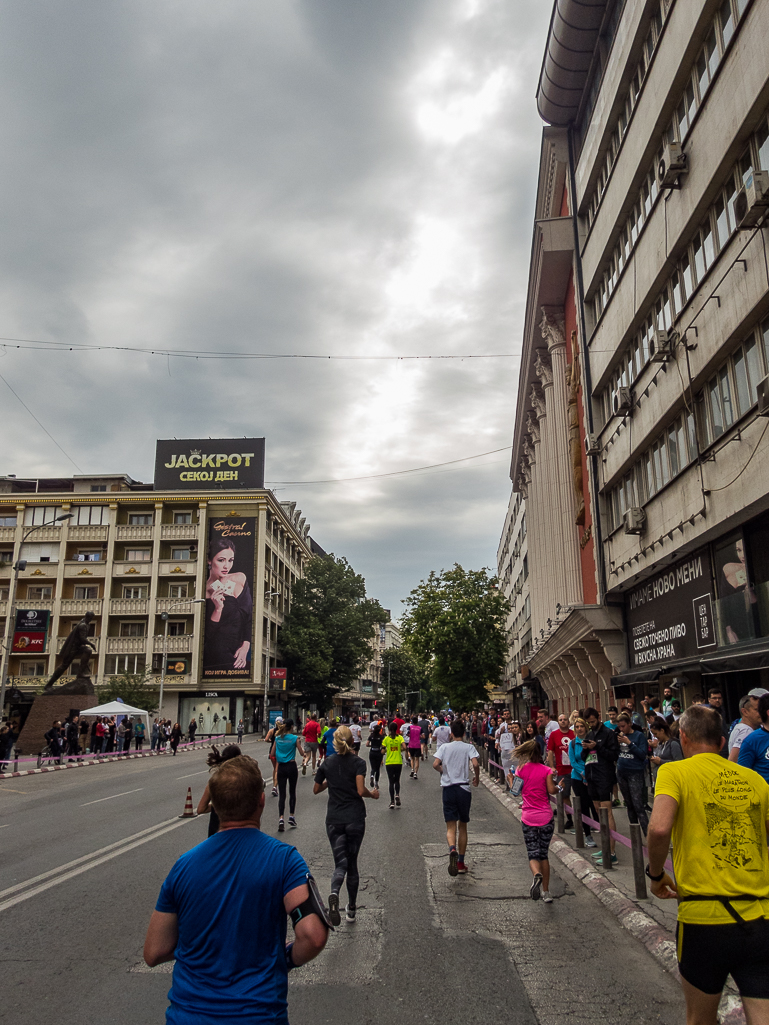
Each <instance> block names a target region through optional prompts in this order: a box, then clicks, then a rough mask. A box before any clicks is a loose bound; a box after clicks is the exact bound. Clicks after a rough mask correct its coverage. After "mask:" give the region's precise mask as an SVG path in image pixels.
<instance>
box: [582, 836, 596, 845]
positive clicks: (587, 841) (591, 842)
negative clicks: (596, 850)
mask: <svg viewBox="0 0 769 1025" xmlns="http://www.w3.org/2000/svg"><path fill="white" fill-rule="evenodd" d="M595 846H596V842H595V840H594V839H593V838H592V836H586V837H585V847H595Z"/></svg>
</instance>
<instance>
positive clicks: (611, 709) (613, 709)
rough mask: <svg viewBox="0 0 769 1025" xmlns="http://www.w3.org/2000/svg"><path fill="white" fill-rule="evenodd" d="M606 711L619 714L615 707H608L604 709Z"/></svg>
mask: <svg viewBox="0 0 769 1025" xmlns="http://www.w3.org/2000/svg"><path fill="white" fill-rule="evenodd" d="M585 711H587V709H585ZM606 711H607V712H619V709H618V708H617V706H616V705H609V707H608V708H607V709H606Z"/></svg>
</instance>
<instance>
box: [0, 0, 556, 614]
mask: <svg viewBox="0 0 769 1025" xmlns="http://www.w3.org/2000/svg"><path fill="white" fill-rule="evenodd" d="M0 13H1V14H2V25H3V31H2V34H0V103H1V104H2V107H1V108H0V125H2V146H1V147H0V218H1V219H2V226H3V230H2V232H0V335H2V336H4V337H6V338H22V339H42V340H44V341H46V342H55V343H59V344H60V345H61V348H62V351H42V352H41V351H34V350H30V349H16V348H14V347H6V348H4V349H0V374H2V376H3V378H4V379H5V380H6V381H7V382H8V384H9V385H10V386H11V387H12V388H13V389H14V390H15V391H16V392H17V393H18V396H19V397H20V398H21V399H22V400H23V401H24V402H26V404H27V405H28V406H29V407H30V408H31V409H32V411H33V412H34V413H35V415H36V416H37V417H38V418H39V419H40V421H41V422H42V424H43V425H44V426H45V427H46V428H47V430H48V431H50V433H51V434H52V435H53V437H54V438H55V439H56V441H57V442H58V443H59V445H60V446H61V448H62V449H63V450H64V452H66V453H67V456H69V457H71V459H70V458H67V456H65V455H64V454H63V453H62V452H61V451H60V450H59V449H58V448H57V447H56V445H55V444H54V443H53V442H52V441H51V440H50V439H49V438H48V437H47V436H46V434H45V433H44V432H43V430H42V429H41V428H40V427H39V426H38V425H37V424H36V423H35V421H34V419H33V418H32V417H31V416H30V414H29V413H28V412H27V411H26V410H25V409H24V407H23V406H22V405H21V404H20V402H19V401H18V400H17V398H16V397H14V395H13V394H12V393H11V392H10V391H9V389H8V388H7V387H6V385H5V384H3V382H0V394H1V395H2V408H3V410H4V415H3V417H2V446H1V449H2V454H3V458H2V466H0V472H2V473H16V474H18V475H19V476H22V475H40V476H69V475H71V474H72V473H77V472H78V469H79V470H80V471H82V472H85V473H90V472H111V473H115V472H125V473H128V474H130V475H131V476H132V477H134V478H136V479H139V480H151V479H152V472H153V464H154V445H155V439H156V438H172V437H176V438H195V437H207V436H211V437H238V436H247V437H258V436H262V435H264V436H265V437H266V439H267V474H266V476H267V480H268V482H278V481H314V480H323V479H327V478H347V477H359V476H366V475H375V474H386V473H392V472H393V471H400V470H405V469H409V468H411V467H420V466H425V465H429V464H435V463H441V462H444V461H448V460H454V459H459V458H462V457H465V456H472V455H475V454H476V453H482V452H487V451H490V450H493V449H498V448H501V447H502V446H506V445H509V443H510V441H511V436H512V424H513V413H514V401H515V398H514V396H515V385H516V373H517V369H518V361H517V359H511V358H501V359H469V360H468V359H465V360H463V361H460V360H445V361H431V362H430V361H426V360H424V361H423V360H409V361H400V360H370V359H364V360H361V359H358V360H336V359H331V360H329V359H326V360H307V359H272V360H250V361H242V360H238V361H232V360H228V361H225V360H221V359H216V360H203V359H184V358H180V357H166V356H164V355H150V354H144V353H141V352H125V351H122V352H117V351H109V350H101V351H96V350H93V351H79V352H78V351H69V349H68V348H67V346H70V345H88V346H98V345H104V346H130V347H134V348H152V347H158V348H160V349H167V348H171V349H174V350H181V349H184V350H205V351H209V352H217V353H218V352H228V353H270V354H301V355H310V354H311V355H325V356H345V357H351V356H355V357H361V356H411V355H426V354H430V355H469V354H479V353H518V352H520V345H521V330H522V320H523V309H524V302H525V293H526V275H527V270H528V259H529V251H530V244H531V231H532V217H533V208H534V194H535V188H536V174H537V163H538V155H539V145H540V136H541V124H540V121H539V118H538V116H537V112H536V107H535V102H534V93H535V89H536V83H537V78H538V74H539V67H540V63H541V59H542V52H543V47H544V41H545V36H546V32H547V24H548V21H549V16H550V4H549V3H545V2H543V0H110V2H108V3H105V2H104V0H68V2H67V3H62V2H61V0H35V2H34V3H19V0H10V2H2V0H0ZM72 461H74V463H75V464H77V465H76V466H75V465H73V462H72ZM508 468H509V452H502V453H499V454H497V455H494V456H487V457H485V458H484V459H481V460H475V461H473V462H469V463H467V464H460V467H459V468H455V467H445V468H442V469H441V470H432V471H426V472H424V473H419V474H413V475H408V476H405V477H395V478H384V479H382V480H371V481H367V482H357V483H339V484H322V485H308V486H298V485H293V484H292V485H287V486H284V485H281V486H278V485H276V487H275V490H276V492H277V493H278V495H279V497H280V498H281V499H291V500H296V501H297V503H298V505H299V506H300V507H301V508H302V510H303V512H304V514H305V515H306V516H307V518H308V520H309V522H310V523H311V524H312V534H313V536H314V537H315V538H316V540H317V541H318V543H319V544H320V545H322V546H323V547H324V548H325V549H326V550H327V551H332V552H334V553H335V554H337V555H345V556H346V557H347V558H348V559H349V560H350V562H351V563H352V565H353V566H354V568H355V569H356V570H357V571H358V572H360V573H362V574H363V575H364V576H365V577H366V581H367V587H368V592H369V594H371V595H372V596H374V597H376V598H378V599H379V600H380V601H381V602H382V603H383V604H384V605H385V606H387V607H389V608H391V609H392V610H393V613H394V614H395V615H396V616H397V615H398V614H399V612H400V610H401V609H402V606H401V605H400V600H401V599H402V598H403V597H405V596H406V594H407V593H408V592H409V591H410V590H411V589H412V588H413V587H415V586H416V585H417V584H418V583H419V581H420V579H422V578H423V577H425V576H426V575H427V574H428V573H429V572H430V570H431V569H435V570H441V569H443V568H449V567H450V566H451V565H452V564H453V563H454V562H459V563H461V564H462V565H464V566H466V567H468V568H479V567H481V566H484V565H487V566H494V563H495V554H496V548H497V544H498V542H499V536H500V532H501V529H502V525H503V521H504V516H505V510H506V506H507V500H508V497H509V493H510V487H511V485H510V480H509V477H508Z"/></svg>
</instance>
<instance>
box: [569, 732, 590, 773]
mask: <svg viewBox="0 0 769 1025" xmlns="http://www.w3.org/2000/svg"><path fill="white" fill-rule="evenodd" d="M569 761H570V762H571V778H572V779H578V780H580V781H581V782H582V783H585V782H586V779H585V759H584V756H583V754H582V740H581V739H580V738H579V737H575V738H574V740H570V741H569Z"/></svg>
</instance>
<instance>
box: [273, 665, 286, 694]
mask: <svg viewBox="0 0 769 1025" xmlns="http://www.w3.org/2000/svg"><path fill="white" fill-rule="evenodd" d="M287 680H288V670H287V669H271V670H270V687H272V689H273V690H285V689H286V682H287Z"/></svg>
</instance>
